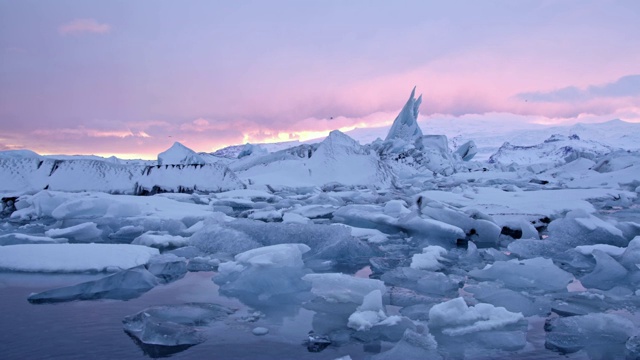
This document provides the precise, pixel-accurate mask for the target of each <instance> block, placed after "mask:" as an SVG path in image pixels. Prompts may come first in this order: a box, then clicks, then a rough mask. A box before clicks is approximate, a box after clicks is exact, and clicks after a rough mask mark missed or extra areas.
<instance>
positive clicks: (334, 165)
mask: <svg viewBox="0 0 640 360" xmlns="http://www.w3.org/2000/svg"><path fill="white" fill-rule="evenodd" d="M294 150H296V151H294ZM246 161H250V162H243V163H240V162H239V163H237V164H233V165H231V168H232V169H236V171H238V176H240V177H241V178H242V179H243V180H245V181H246V182H249V183H256V184H269V185H286V186H318V185H324V184H327V183H333V182H337V183H341V184H344V185H361V186H370V185H372V186H380V187H384V186H388V185H389V184H390V183H391V181H392V179H393V174H392V173H391V171H390V170H389V168H388V167H387V166H385V165H384V164H383V163H382V162H381V161H380V160H379V159H378V157H377V155H376V154H375V153H374V152H372V151H369V150H367V149H366V148H364V147H362V146H361V145H360V144H358V143H357V142H356V141H355V140H353V139H351V138H350V137H348V136H347V135H345V134H343V133H341V132H340V131H337V130H335V131H332V132H331V134H330V135H329V136H328V137H327V138H326V139H325V140H324V141H323V142H322V143H320V144H319V145H318V146H317V148H315V150H314V146H310V145H303V146H300V147H297V148H293V149H289V150H282V151H280V152H276V153H273V154H269V155H265V156H262V157H258V158H253V159H248V160H246Z"/></svg>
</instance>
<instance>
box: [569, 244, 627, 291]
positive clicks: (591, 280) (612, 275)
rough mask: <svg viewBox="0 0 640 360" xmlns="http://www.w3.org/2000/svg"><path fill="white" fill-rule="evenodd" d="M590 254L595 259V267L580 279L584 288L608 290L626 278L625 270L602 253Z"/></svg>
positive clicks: (597, 251)
mask: <svg viewBox="0 0 640 360" xmlns="http://www.w3.org/2000/svg"><path fill="white" fill-rule="evenodd" d="M592 254H593V257H594V258H595V259H596V267H595V269H593V271H592V272H590V273H589V274H587V275H585V276H583V277H581V278H580V282H581V283H582V285H584V286H585V287H586V288H596V289H600V290H609V289H611V288H613V287H614V286H616V285H617V284H618V283H620V281H622V280H623V279H624V278H625V276H627V270H626V269H625V268H624V267H623V266H622V265H620V263H618V262H617V261H615V260H614V259H613V258H612V257H611V256H609V255H608V254H607V253H605V252H604V251H601V250H593V253H592Z"/></svg>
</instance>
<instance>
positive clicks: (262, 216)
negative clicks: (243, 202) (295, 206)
mask: <svg viewBox="0 0 640 360" xmlns="http://www.w3.org/2000/svg"><path fill="white" fill-rule="evenodd" d="M248 218H249V219H252V220H260V221H265V222H274V221H282V211H281V210H274V209H265V210H254V211H253V212H251V213H250V214H249V216H248Z"/></svg>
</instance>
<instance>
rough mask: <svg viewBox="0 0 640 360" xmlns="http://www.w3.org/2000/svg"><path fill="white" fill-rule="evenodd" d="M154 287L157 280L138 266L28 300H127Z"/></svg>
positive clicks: (48, 301) (48, 291) (42, 301)
mask: <svg viewBox="0 0 640 360" xmlns="http://www.w3.org/2000/svg"><path fill="white" fill-rule="evenodd" d="M156 285H158V280H157V278H156V277H155V276H154V275H153V274H151V273H150V272H149V271H147V269H145V268H144V267H143V266H139V267H135V268H133V269H128V270H122V271H120V272H117V273H115V274H113V275H109V276H106V277H104V278H102V279H98V280H94V281H88V282H84V283H81V284H77V285H73V286H67V287H64V288H59V289H53V290H47V291H43V292H41V293H37V294H32V295H31V296H29V298H28V300H29V302H32V303H50V302H66V301H75V300H97V299H116V300H129V299H133V298H136V297H138V296H140V295H141V294H143V293H145V292H147V291H149V290H151V289H153V288H154V287H155V286H156Z"/></svg>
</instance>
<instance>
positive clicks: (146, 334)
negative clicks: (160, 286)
mask: <svg viewBox="0 0 640 360" xmlns="http://www.w3.org/2000/svg"><path fill="white" fill-rule="evenodd" d="M233 312H234V310H232V309H229V308H226V307H224V306H220V305H217V304H195V303H194V304H184V305H169V306H153V307H150V308H147V309H145V310H143V311H141V312H139V313H137V314H134V315H130V316H127V317H125V318H124V319H123V320H122V323H123V324H124V330H125V331H126V332H127V333H128V334H129V335H131V336H132V337H134V338H136V339H138V340H139V341H140V342H141V343H143V344H147V345H162V346H179V345H196V344H199V343H201V342H203V341H204V340H205V336H204V335H205V333H204V332H203V331H202V330H201V329H200V328H198V327H201V326H204V325H207V324H209V323H211V322H212V321H222V320H225V319H226V318H227V317H228V316H229V315H230V314H233Z"/></svg>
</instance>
